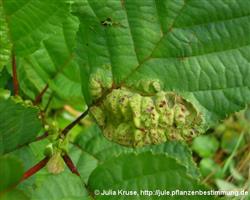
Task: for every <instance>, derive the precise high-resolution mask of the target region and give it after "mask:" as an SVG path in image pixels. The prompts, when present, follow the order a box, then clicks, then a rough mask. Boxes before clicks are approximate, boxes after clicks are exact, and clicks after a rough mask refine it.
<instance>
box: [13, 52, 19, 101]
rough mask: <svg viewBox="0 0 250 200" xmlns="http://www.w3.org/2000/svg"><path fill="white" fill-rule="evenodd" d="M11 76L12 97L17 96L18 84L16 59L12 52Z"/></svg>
mask: <svg viewBox="0 0 250 200" xmlns="http://www.w3.org/2000/svg"><path fill="white" fill-rule="evenodd" d="M12 76H13V87H14V95H15V96H17V95H18V94H19V84H18V79H17V70H16V57H15V54H14V52H12Z"/></svg>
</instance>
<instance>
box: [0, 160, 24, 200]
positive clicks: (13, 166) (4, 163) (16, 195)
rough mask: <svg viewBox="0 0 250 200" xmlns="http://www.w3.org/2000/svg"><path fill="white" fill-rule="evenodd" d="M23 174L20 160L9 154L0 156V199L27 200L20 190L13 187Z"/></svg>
mask: <svg viewBox="0 0 250 200" xmlns="http://www.w3.org/2000/svg"><path fill="white" fill-rule="evenodd" d="M22 174H23V166H22V164H21V162H20V161H19V160H18V159H16V158H14V157H9V156H4V157H0V199H1V200H14V199H20V200H27V199H28V197H27V196H26V195H25V194H24V193H23V192H22V191H20V190H18V189H14V187H15V185H17V184H18V182H19V181H20V179H21V177H22Z"/></svg>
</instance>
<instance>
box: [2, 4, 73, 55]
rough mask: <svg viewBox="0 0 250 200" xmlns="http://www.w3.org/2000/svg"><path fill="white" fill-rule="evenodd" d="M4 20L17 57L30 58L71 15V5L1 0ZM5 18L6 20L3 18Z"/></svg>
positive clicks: (6, 34) (5, 34)
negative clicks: (69, 12) (28, 56)
mask: <svg viewBox="0 0 250 200" xmlns="http://www.w3.org/2000/svg"><path fill="white" fill-rule="evenodd" d="M1 4H2V6H3V10H4V15H5V16H4V20H5V23H7V27H8V33H6V31H5V32H4V34H3V35H4V38H5V37H6V38H7V37H9V40H10V41H11V43H12V45H13V47H14V51H15V54H16V55H22V56H23V55H27V54H29V53H32V52H34V51H35V50H37V49H38V48H39V45H40V42H41V41H42V40H44V39H46V38H48V37H49V36H51V35H53V34H55V33H56V32H57V31H58V28H59V27H60V24H61V22H62V21H63V20H64V18H65V17H66V16H67V14H68V11H69V5H68V4H67V3H66V1H56V0H52V1H50V0H44V1H36V0H20V1H8V0H1ZM1 18H2V17H1Z"/></svg>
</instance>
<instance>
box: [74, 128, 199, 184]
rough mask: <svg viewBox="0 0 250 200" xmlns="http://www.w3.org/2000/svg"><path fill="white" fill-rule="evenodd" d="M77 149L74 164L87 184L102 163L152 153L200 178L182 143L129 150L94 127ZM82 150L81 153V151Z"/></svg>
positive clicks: (77, 140)
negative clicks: (126, 156)
mask: <svg viewBox="0 0 250 200" xmlns="http://www.w3.org/2000/svg"><path fill="white" fill-rule="evenodd" d="M75 144H76V148H78V149H75V148H73V149H71V151H70V155H71V156H73V160H74V163H76V165H77V168H78V170H79V172H80V174H81V177H82V178H83V180H84V181H85V182H86V181H87V180H88V177H89V175H90V173H91V172H92V171H93V170H94V169H95V168H96V167H97V166H98V165H99V164H101V163H103V162H105V161H106V160H109V159H111V158H113V157H117V156H119V155H121V154H126V153H132V152H134V153H142V152H148V151H151V152H153V153H154V154H164V155H168V156H170V157H172V158H174V159H176V160H178V161H180V162H182V164H183V165H185V166H186V168H187V173H189V174H190V175H191V176H192V177H194V178H198V177H199V172H198V170H197V168H196V166H195V164H194V162H193V160H192V156H191V152H190V150H189V149H188V147H187V146H186V145H184V144H183V143H181V142H166V143H164V144H161V145H152V146H147V147H144V148H137V149H132V148H127V147H124V146H121V145H118V144H116V143H113V142H110V141H109V140H107V139H106V138H105V137H104V136H103V135H102V133H101V131H100V129H99V128H98V127H97V126H96V125H94V126H90V127H89V128H87V129H85V131H83V132H82V134H81V135H79V137H78V138H76V141H75ZM79 150H80V151H79Z"/></svg>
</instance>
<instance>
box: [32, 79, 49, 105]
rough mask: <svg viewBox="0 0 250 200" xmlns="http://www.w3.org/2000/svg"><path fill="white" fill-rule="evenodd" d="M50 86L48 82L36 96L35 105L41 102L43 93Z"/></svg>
mask: <svg viewBox="0 0 250 200" xmlns="http://www.w3.org/2000/svg"><path fill="white" fill-rule="evenodd" d="M48 88H49V85H48V84H46V85H45V87H44V88H43V90H42V91H41V92H40V93H39V94H38V95H37V96H36V98H35V100H34V105H37V104H39V103H40V102H41V100H42V98H43V95H44V94H45V92H46V91H47V89H48Z"/></svg>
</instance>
